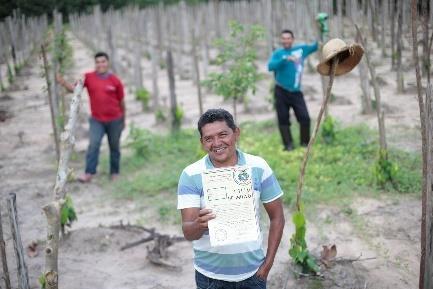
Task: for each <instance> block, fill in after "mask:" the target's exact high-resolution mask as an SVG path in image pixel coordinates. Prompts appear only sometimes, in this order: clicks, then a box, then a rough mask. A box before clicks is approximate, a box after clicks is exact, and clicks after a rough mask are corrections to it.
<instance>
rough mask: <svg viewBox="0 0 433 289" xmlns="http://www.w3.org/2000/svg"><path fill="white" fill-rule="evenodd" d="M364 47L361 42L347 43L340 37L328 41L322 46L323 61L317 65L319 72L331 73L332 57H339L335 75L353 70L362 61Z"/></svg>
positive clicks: (323, 73)
mask: <svg viewBox="0 0 433 289" xmlns="http://www.w3.org/2000/svg"><path fill="white" fill-rule="evenodd" d="M363 54H364V49H363V48H362V47H361V46H360V45H359V44H356V43H355V44H352V45H347V44H346V42H344V41H343V40H341V39H339V38H334V39H331V40H329V41H328V42H326V44H325V45H323V48H322V59H323V60H322V61H321V62H320V63H319V65H317V72H319V73H320V74H322V75H329V70H330V67H331V63H332V61H331V60H332V58H334V57H336V56H337V57H339V61H338V66H337V69H336V70H335V75H342V74H345V73H348V72H349V71H351V70H352V69H353V68H354V67H355V66H356V65H357V64H358V63H359V62H360V61H361V58H362V55H363Z"/></svg>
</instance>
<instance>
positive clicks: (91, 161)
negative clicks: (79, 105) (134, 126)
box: [57, 52, 125, 182]
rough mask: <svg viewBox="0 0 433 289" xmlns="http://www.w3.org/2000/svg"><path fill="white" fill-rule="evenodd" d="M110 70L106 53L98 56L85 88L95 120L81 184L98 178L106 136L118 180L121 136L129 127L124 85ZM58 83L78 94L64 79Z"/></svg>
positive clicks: (58, 79)
mask: <svg viewBox="0 0 433 289" xmlns="http://www.w3.org/2000/svg"><path fill="white" fill-rule="evenodd" d="M109 69H110V63H109V57H108V55H107V54H106V53H105V52H98V53H96V54H95V70H94V71H92V72H89V73H86V74H85V76H84V86H85V87H86V88H87V92H88V94H89V99H90V111H91V117H90V118H89V123H90V128H89V133H90V141H89V147H88V149H87V154H86V171H85V174H84V175H82V176H80V177H79V178H78V180H79V181H80V182H90V181H91V179H92V176H93V175H94V174H96V167H97V166H98V159H99V149H100V147H101V141H102V138H103V137H104V135H105V134H107V138H108V145H109V147H110V174H111V179H112V180H114V179H115V178H117V177H118V175H119V163H120V135H121V133H122V130H123V128H124V127H125V101H124V91H123V85H122V82H121V81H120V80H119V78H118V77H117V76H116V75H114V74H113V73H112V72H111V71H110V70H109ZM57 82H58V83H59V84H60V85H62V86H63V87H65V88H66V89H67V90H68V91H69V92H73V91H74V85H73V84H71V83H69V82H67V81H66V80H65V79H64V78H63V77H62V76H61V75H58V76H57Z"/></svg>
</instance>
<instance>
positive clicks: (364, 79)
mask: <svg viewBox="0 0 433 289" xmlns="http://www.w3.org/2000/svg"><path fill="white" fill-rule="evenodd" d="M361 37H362V35H361V34H360V33H358V31H357V32H356V38H355V42H358V43H360V42H361V39H360V38H361ZM364 43H366V41H365V40H364ZM358 68H359V79H360V81H361V90H362V94H361V107H362V109H361V113H363V114H370V113H371V112H372V107H371V94H370V83H369V81H368V80H369V79H368V71H367V69H368V66H367V63H365V60H364V59H362V60H361V62H360V63H359V65H358Z"/></svg>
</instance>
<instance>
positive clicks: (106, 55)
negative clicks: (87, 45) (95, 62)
mask: <svg viewBox="0 0 433 289" xmlns="http://www.w3.org/2000/svg"><path fill="white" fill-rule="evenodd" d="M98 57H105V58H106V59H107V60H110V57H108V54H107V53H105V52H103V51H99V52H96V54H95V59H96V58H98Z"/></svg>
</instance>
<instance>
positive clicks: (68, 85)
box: [56, 74, 75, 92]
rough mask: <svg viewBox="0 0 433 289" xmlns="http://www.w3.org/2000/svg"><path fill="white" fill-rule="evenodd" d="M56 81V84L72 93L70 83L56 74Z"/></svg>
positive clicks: (72, 89)
mask: <svg viewBox="0 0 433 289" xmlns="http://www.w3.org/2000/svg"><path fill="white" fill-rule="evenodd" d="M56 81H57V83H58V84H60V85H61V86H63V87H64V88H65V89H66V90H67V91H68V92H74V87H75V86H74V85H73V84H72V83H69V82H67V81H66V80H65V79H64V78H63V76H62V75H60V74H56Z"/></svg>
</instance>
